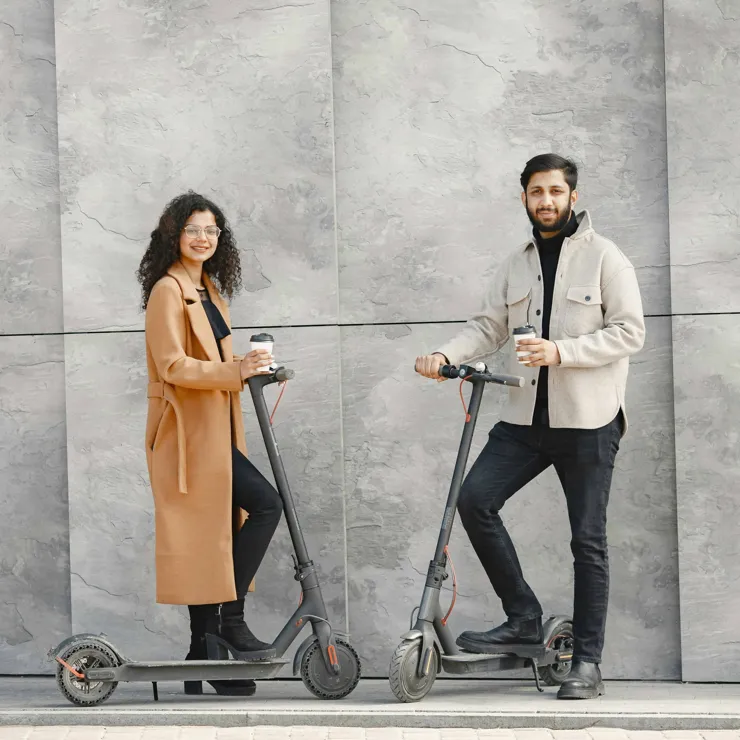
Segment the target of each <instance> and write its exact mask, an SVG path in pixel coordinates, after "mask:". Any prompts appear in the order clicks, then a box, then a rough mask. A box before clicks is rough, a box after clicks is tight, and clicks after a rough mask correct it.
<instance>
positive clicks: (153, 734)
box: [0, 727, 740, 740]
mask: <svg viewBox="0 0 740 740" xmlns="http://www.w3.org/2000/svg"><path fill="white" fill-rule="evenodd" d="M0 740H740V731H737V730H734V731H726V730H725V731H723V730H715V731H703V732H696V731H694V732H692V731H673V732H671V731H668V732H641V731H635V732H625V731H624V730H609V729H591V730H575V731H572V730H560V731H558V730H554V731H551V730H472V729H457V730H444V729H443V730H440V729H431V728H423V729H422V728H415V729H400V728H389V727H383V728H378V729H368V730H363V729H351V728H341V727H339V728H337V727H334V728H331V727H234V728H229V729H224V728H218V727H125V728H123V727H108V728H106V727H100V728H99V727H0Z"/></svg>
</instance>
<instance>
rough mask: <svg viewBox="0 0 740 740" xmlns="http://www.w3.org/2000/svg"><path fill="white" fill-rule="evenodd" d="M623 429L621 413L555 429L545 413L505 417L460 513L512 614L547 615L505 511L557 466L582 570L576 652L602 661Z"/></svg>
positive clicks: (468, 482)
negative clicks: (615, 473)
mask: <svg viewBox="0 0 740 740" xmlns="http://www.w3.org/2000/svg"><path fill="white" fill-rule="evenodd" d="M621 431H622V416H621V412H620V414H619V415H618V416H617V418H615V419H614V420H613V421H612V422H611V423H609V424H607V425H606V426H604V427H601V428H599V429H552V428H550V427H549V425H548V424H547V419H546V412H545V414H544V418H542V415H536V418H535V423H534V424H533V425H532V426H519V425H515V424H508V423H506V422H499V423H498V424H496V426H495V427H494V428H493V429H492V430H491V431H490V433H489V439H488V443H487V444H486V446H485V447H484V448H483V450H482V452H481V453H480V455H479V457H478V459H477V460H476V461H475V463H474V465H473V466H472V468H471V469H470V472H469V473H468V475H467V477H466V479H465V481H464V483H463V486H462V490H461V492H460V500H459V503H458V510H459V512H460V518H461V520H462V523H463V526H464V527H465V530H466V531H467V533H468V536H469V537H470V541H471V543H472V544H473V547H474V548H475V551H476V553H477V555H478V557H479V558H480V561H481V563H482V565H483V567H484V568H485V570H486V573H487V574H488V578H489V579H490V581H491V585H492V586H493V588H494V590H495V592H496V594H497V595H498V596H499V598H500V599H501V602H502V604H503V608H504V611H505V612H506V615H507V617H508V618H509V619H512V620H524V619H534V618H539V617H541V616H542V607H541V606H540V603H539V601H537V597H536V596H535V595H534V592H533V591H532V589H531V588H530V587H529V585H528V584H527V582H526V581H525V580H524V574H523V573H522V568H521V565H520V564H519V559H518V558H517V555H516V550H515V549H514V544H513V543H512V541H511V538H510V537H509V534H508V532H507V531H506V528H505V527H504V524H503V522H502V521H501V517H500V516H499V511H500V510H501V508H502V507H503V505H504V504H505V503H506V501H508V499H509V498H511V497H512V496H513V495H514V494H515V493H516V492H517V491H518V490H520V489H521V488H522V487H524V486H525V485H526V484H527V483H529V482H530V481H531V480H532V479H533V478H535V477H536V476H538V475H539V474H540V473H541V472H542V471H543V470H545V469H547V468H548V467H549V466H550V465H554V466H555V470H556V472H557V474H558V477H559V478H560V483H561V484H562V486H563V490H564V491H565V499H566V502H567V506H568V518H569V519H570V528H571V551H572V553H573V559H574V567H575V593H574V605H573V632H574V637H575V646H574V655H573V657H574V658H576V659H578V660H582V661H586V662H590V663H599V662H600V661H601V651H602V649H603V646H604V629H605V626H606V610H607V603H608V597H609V560H608V554H607V544H606V508H607V504H608V501H609V489H610V486H611V479H612V470H613V468H614V460H615V458H616V455H617V451H618V449H619V442H620V438H621Z"/></svg>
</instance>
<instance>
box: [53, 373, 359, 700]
mask: <svg viewBox="0 0 740 740" xmlns="http://www.w3.org/2000/svg"><path fill="white" fill-rule="evenodd" d="M294 375H295V373H294V372H293V370H289V369H286V368H284V367H280V368H278V369H277V370H275V372H273V373H270V374H266V375H260V376H254V377H251V378H249V379H248V381H247V382H248V384H249V392H250V394H251V396H252V401H253V403H254V408H255V411H256V412H257V419H258V421H259V426H260V430H261V432H262V436H263V438H264V441H265V447H266V448H267V454H268V456H269V458H270V465H271V467H272V471H273V474H274V476H275V483H276V484H277V489H278V492H279V493H280V497H281V498H282V500H283V510H284V512H285V519H286V522H287V524H288V530H289V531H290V538H291V540H292V543H293V548H294V551H295V555H293V565H294V569H295V580H296V581H298V583H299V584H300V586H301V601H300V604H299V606H298V608H297V609H296V611H295V613H294V614H293V616H291V618H290V619H289V620H288V623H287V624H286V625H285V627H284V628H283V630H282V631H281V632H280V634H279V635H278V636H277V637H276V638H275V641H274V642H273V643H272V645H271V646H270V650H266V651H262V655H259V654H254V655H251V654H250V653H237V652H235V651H233V649H229V648H230V647H231V646H229V645H228V643H224V642H223V641H221V640H220V639H218V637H217V636H215V635H206V645H207V654H208V658H209V659H208V660H192V661H158V662H140V661H131V660H128V659H127V658H126V657H124V655H123V653H122V652H121V651H120V650H119V649H118V648H117V647H115V645H113V643H112V642H110V640H108V638H107V637H106V636H105V635H103V634H99V635H95V634H89V633H88V634H78V635H74V636H73V637H69V638H67V639H66V640H64V641H63V642H62V643H61V644H59V645H57V646H56V647H55V648H52V649H51V650H50V651H49V653H48V657H49V659H51V660H53V661H56V663H57V670H56V678H57V685H58V686H59V689H60V690H61V692H62V694H63V695H64V696H65V697H66V698H67V699H69V701H71V702H72V703H73V704H76V705H78V706H83V707H91V706H95V705H97V704H101V703H102V702H104V701H105V700H106V699H108V698H109V697H110V695H111V694H112V693H113V692H114V691H115V689H116V686H117V685H118V683H119V682H122V681H124V682H125V681H131V682H133V681H145V682H151V684H152V689H153V696H154V701H158V700H159V693H158V689H157V682H158V681H213V680H228V679H269V678H274V677H275V676H277V674H278V673H279V672H280V670H281V669H282V668H283V667H284V666H285V665H286V664H287V663H288V662H289V661H288V660H287V659H285V658H283V656H284V655H285V653H286V652H287V650H288V648H289V647H290V645H291V644H292V643H293V642H294V640H295V639H296V638H297V637H298V635H299V634H300V632H301V631H302V630H303V628H304V627H305V626H306V625H307V624H310V625H311V628H312V634H311V635H309V636H308V637H307V638H306V639H305V640H304V641H303V643H302V644H301V645H300V647H299V648H298V650H297V652H296V653H295V656H294V658H293V675H296V674H298V673H299V672H300V675H301V678H302V679H303V683H304V684H305V686H306V688H307V689H308V690H309V691H310V692H311V693H312V694H313V695H314V696H317V697H318V698H320V699H342V698H344V697H345V696H348V695H349V694H350V693H352V691H354V689H355V687H356V686H357V684H358V682H359V680H360V672H361V666H360V659H359V656H358V655H357V653H356V652H355V650H354V648H353V647H352V646H351V645H350V643H349V641H348V638H347V636H346V635H344V634H342V633H339V632H337V631H335V630H333V629H332V626H331V624H330V622H329V618H328V614H327V611H326V606H325V604H324V599H323V596H322V594H321V587H320V585H319V581H318V576H317V573H316V566H315V565H314V563H313V561H312V560H311V559H310V558H309V556H308V551H307V549H306V542H305V540H304V537H303V533H302V532H301V527H300V524H299V522H298V516H297V513H296V508H295V503H294V501H293V496H292V494H291V491H290V486H289V485H288V479H287V477H286V474H285V468H284V467H283V463H282V460H281V458H280V452H279V450H278V446H277V441H276V440H275V435H274V434H273V429H272V421H271V418H270V414H269V412H268V410H267V405H266V403H265V398H264V394H263V391H264V388H265V387H266V386H268V385H270V384H272V383H285V382H286V381H288V380H290V379H292V378H293V377H294ZM283 390H284V388H283ZM281 395H282V394H281ZM279 400H280V399H279V398H278V402H279ZM276 407H277V404H276ZM273 413H274V412H273ZM229 653H231V655H232V657H233V659H230V658H229ZM265 654H267V655H269V656H271V657H268V658H266V659H265ZM258 658H262V659H258Z"/></svg>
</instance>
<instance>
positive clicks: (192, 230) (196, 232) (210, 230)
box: [183, 225, 221, 241]
mask: <svg viewBox="0 0 740 740" xmlns="http://www.w3.org/2000/svg"><path fill="white" fill-rule="evenodd" d="M183 231H184V232H185V233H186V234H187V235H188V237H189V238H190V239H197V238H198V237H199V236H200V233H201V231H202V232H204V233H205V235H206V239H209V240H210V241H213V240H214V239H218V237H219V236H220V235H221V229H219V228H218V226H206V227H205V228H203V227H202V226H192V225H188V226H186V227H185V228H184V229H183Z"/></svg>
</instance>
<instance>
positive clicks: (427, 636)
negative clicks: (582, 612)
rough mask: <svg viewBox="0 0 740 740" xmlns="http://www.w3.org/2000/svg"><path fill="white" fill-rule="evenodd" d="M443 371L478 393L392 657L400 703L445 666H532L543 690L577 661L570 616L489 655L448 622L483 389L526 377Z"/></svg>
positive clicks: (413, 697)
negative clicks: (458, 521)
mask: <svg viewBox="0 0 740 740" xmlns="http://www.w3.org/2000/svg"><path fill="white" fill-rule="evenodd" d="M440 375H442V376H444V377H445V378H460V380H461V386H460V394H461V396H462V386H463V385H464V383H465V382H468V383H470V384H471V385H472V386H473V392H472V394H471V397H470V403H469V405H468V407H467V409H466V410H465V427H464V428H463V434H462V439H461V441H460V448H459V450H458V453H457V461H456V463H455V470H454V473H453V476H452V483H451V485H450V493H449V496H448V497H447V505H446V506H445V511H444V517H443V519H442V526H441V529H440V532H439V538H438V540H437V548H436V550H435V553H434V559H433V560H432V561H431V562H430V563H429V570H428V572H427V579H426V584H425V586H424V592H423V594H422V598H421V604H420V605H419V606H418V607H415V608H414V610H413V612H412V613H411V625H410V627H411V629H410V630H409V631H408V632H406V633H405V634H404V635H402V636H401V643H400V644H399V645H398V647H397V648H396V650H395V652H394V653H393V657H392V658H391V663H390V669H389V673H388V676H389V681H390V685H391V690H392V691H393V693H394V694H395V695H396V698H397V699H398V700H399V701H402V702H414V701H420V700H421V699H423V698H424V697H425V696H426V695H427V694H428V693H429V691H430V689H431V688H432V686H433V685H434V681H435V679H436V678H437V675H438V674H439V673H440V672H441V671H443V670H444V671H446V672H447V673H450V674H455V675H470V674H479V673H488V672H491V671H508V670H516V669H521V668H527V667H531V669H532V672H533V674H534V680H535V685H536V687H537V689H538V690H539V691H543V689H542V686H541V683H545V684H548V685H550V686H558V685H559V684H561V683H562V682H563V681H564V680H565V678H566V677H567V676H568V674H569V673H570V668H571V663H572V659H573V625H572V622H571V619H570V618H568V617H563V616H558V617H552V618H550V619H548V620H547V622H546V623H545V624H544V633H545V638H544V641H543V642H542V643H540V644H536V645H498V646H491V652H486V653H473V652H468V651H465V650H461V649H460V648H459V647H458V646H457V644H456V643H455V638H454V637H453V636H452V632H451V631H450V628H449V626H448V619H449V616H450V614H451V613H452V608H453V607H454V604H455V598H456V595H457V576H456V575H455V571H454V567H453V566H452V561H451V560H450V559H449V551H448V544H449V541H450V534H451V533H452V524H453V522H454V519H455V512H456V510H457V501H458V498H459V496H460V488H461V486H462V482H463V476H464V474H465V467H466V465H467V461H468V456H469V454H470V445H471V442H472V439H473V432H474V431H475V424H476V421H477V419H478V412H479V411H480V405H481V399H482V398H483V390H484V388H485V386H486V383H496V384H498V385H505V386H513V387H515V388H521V387H522V386H523V385H524V379H523V378H520V377H516V376H513V375H494V374H492V373H489V372H488V368H487V367H486V365H485V364H484V363H482V362H479V363H477V364H476V365H475V366H474V367H471V366H470V365H461V366H460V367H459V368H458V367H455V366H454V365H444V366H442V367H441V368H440ZM463 405H464V401H463ZM448 560H449V562H450V566H451V570H452V590H453V596H452V606H450V609H449V611H447V613H445V612H444V611H443V610H442V606H441V604H440V591H441V589H442V584H443V582H444V581H445V580H446V579H447V577H448V574H447V563H448ZM417 612H418V613H417Z"/></svg>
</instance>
